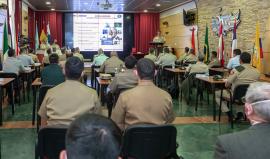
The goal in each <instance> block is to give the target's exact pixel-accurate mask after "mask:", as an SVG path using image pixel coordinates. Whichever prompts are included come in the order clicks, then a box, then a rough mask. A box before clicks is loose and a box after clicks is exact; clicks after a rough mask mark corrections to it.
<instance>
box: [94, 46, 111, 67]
mask: <svg viewBox="0 0 270 159" xmlns="http://www.w3.org/2000/svg"><path fill="white" fill-rule="evenodd" d="M108 58H109V57H108V56H106V55H105V54H104V52H103V50H102V48H100V49H98V54H97V55H95V57H94V60H93V64H92V65H94V66H101V65H102V64H103V63H104V62H105V61H106V60H107V59H108Z"/></svg>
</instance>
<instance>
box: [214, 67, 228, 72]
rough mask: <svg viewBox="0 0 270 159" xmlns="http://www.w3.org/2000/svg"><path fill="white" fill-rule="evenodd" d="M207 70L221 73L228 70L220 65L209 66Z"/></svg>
mask: <svg viewBox="0 0 270 159" xmlns="http://www.w3.org/2000/svg"><path fill="white" fill-rule="evenodd" d="M209 70H212V71H216V72H222V73H225V72H229V70H228V69H226V68H222V67H219V68H209Z"/></svg>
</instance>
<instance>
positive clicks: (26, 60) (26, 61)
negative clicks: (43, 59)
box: [17, 48, 35, 67]
mask: <svg viewBox="0 0 270 159" xmlns="http://www.w3.org/2000/svg"><path fill="white" fill-rule="evenodd" d="M17 58H18V59H19V60H20V61H21V62H22V64H23V65H24V66H26V67H28V66H30V65H34V64H35V62H34V61H33V59H32V57H31V56H29V55H27V48H21V49H20V55H19V56H18V57H17Z"/></svg>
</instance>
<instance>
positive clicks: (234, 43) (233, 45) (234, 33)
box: [231, 19, 237, 57]
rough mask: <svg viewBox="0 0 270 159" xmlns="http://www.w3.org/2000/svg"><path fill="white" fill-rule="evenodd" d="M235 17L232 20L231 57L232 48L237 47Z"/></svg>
mask: <svg viewBox="0 0 270 159" xmlns="http://www.w3.org/2000/svg"><path fill="white" fill-rule="evenodd" d="M236 29H237V26H236V19H235V20H234V27H233V35H232V53H231V57H233V50H235V49H237V37H236Z"/></svg>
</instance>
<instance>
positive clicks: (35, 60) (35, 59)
mask: <svg viewBox="0 0 270 159" xmlns="http://www.w3.org/2000/svg"><path fill="white" fill-rule="evenodd" d="M28 55H29V56H30V57H31V58H32V59H33V61H34V62H35V63H38V62H39V60H38V57H37V55H36V53H35V52H34V50H33V49H29V52H28Z"/></svg>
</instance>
